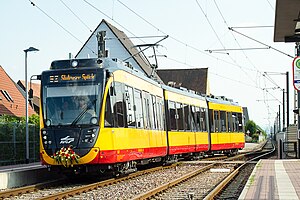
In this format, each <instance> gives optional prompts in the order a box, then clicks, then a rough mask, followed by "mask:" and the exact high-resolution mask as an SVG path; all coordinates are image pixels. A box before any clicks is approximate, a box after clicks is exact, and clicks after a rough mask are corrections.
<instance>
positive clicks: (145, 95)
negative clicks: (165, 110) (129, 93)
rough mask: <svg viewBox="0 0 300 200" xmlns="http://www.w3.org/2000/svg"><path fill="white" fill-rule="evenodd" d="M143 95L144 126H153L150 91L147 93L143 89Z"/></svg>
mask: <svg viewBox="0 0 300 200" xmlns="http://www.w3.org/2000/svg"><path fill="white" fill-rule="evenodd" d="M142 95H143V111H144V113H143V115H144V126H145V128H151V124H150V121H151V117H150V104H149V93H146V92H144V91H143V92H142Z"/></svg>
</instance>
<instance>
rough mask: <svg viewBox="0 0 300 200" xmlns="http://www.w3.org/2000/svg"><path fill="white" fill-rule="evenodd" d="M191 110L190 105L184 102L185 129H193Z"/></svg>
mask: <svg viewBox="0 0 300 200" xmlns="http://www.w3.org/2000/svg"><path fill="white" fill-rule="evenodd" d="M189 110H190V109H189V105H186V104H183V113H184V125H185V130H191V125H190V124H191V118H190V112H189Z"/></svg>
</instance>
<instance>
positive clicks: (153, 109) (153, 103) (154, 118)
mask: <svg viewBox="0 0 300 200" xmlns="http://www.w3.org/2000/svg"><path fill="white" fill-rule="evenodd" d="M151 103H152V113H153V119H152V120H153V122H152V123H153V126H152V127H153V129H158V126H157V123H158V120H157V105H156V99H155V96H154V95H151Z"/></svg>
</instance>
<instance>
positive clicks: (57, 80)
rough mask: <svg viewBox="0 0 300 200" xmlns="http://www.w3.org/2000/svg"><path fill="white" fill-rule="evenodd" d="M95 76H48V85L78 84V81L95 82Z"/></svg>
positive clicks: (84, 74) (83, 74)
mask: <svg viewBox="0 0 300 200" xmlns="http://www.w3.org/2000/svg"><path fill="white" fill-rule="evenodd" d="M95 80H96V74H94V73H90V74H86V73H80V74H68V73H66V74H59V75H50V76H49V83H62V82H79V81H95Z"/></svg>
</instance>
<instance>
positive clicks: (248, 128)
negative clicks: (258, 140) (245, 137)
mask: <svg viewBox="0 0 300 200" xmlns="http://www.w3.org/2000/svg"><path fill="white" fill-rule="evenodd" d="M257 127H258V126H257V125H256V124H255V122H254V121H252V120H249V121H248V122H247V123H246V125H245V130H246V133H247V132H248V131H249V132H250V134H249V136H250V137H252V135H253V134H254V133H256V131H257Z"/></svg>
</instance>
